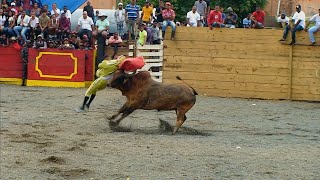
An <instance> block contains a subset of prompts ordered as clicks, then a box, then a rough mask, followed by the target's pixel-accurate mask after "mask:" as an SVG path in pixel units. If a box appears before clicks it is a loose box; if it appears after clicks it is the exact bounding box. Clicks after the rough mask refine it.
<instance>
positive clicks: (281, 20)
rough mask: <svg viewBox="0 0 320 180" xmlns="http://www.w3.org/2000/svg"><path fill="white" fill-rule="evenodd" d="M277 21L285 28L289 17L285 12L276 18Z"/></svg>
mask: <svg viewBox="0 0 320 180" xmlns="http://www.w3.org/2000/svg"><path fill="white" fill-rule="evenodd" d="M277 22H278V23H279V26H280V27H281V28H285V27H286V26H287V25H289V18H288V17H287V16H286V14H285V13H282V14H281V16H279V17H278V18H277Z"/></svg>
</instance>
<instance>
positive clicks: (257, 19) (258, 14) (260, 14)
mask: <svg viewBox="0 0 320 180" xmlns="http://www.w3.org/2000/svg"><path fill="white" fill-rule="evenodd" d="M265 15H266V13H265V12H264V11H262V10H261V9H260V7H259V6H257V8H256V11H255V12H253V13H252V16H251V21H252V23H253V27H254V28H256V29H261V28H264V16H265Z"/></svg>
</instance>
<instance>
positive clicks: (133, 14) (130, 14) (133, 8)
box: [125, 0, 140, 41]
mask: <svg viewBox="0 0 320 180" xmlns="http://www.w3.org/2000/svg"><path fill="white" fill-rule="evenodd" d="M125 10H126V13H125V15H126V22H127V27H128V31H129V41H130V37H131V36H132V37H131V38H132V39H135V29H136V27H135V25H136V22H137V20H138V19H139V18H140V17H139V11H140V6H138V5H137V4H136V0H131V3H130V4H128V5H127V6H126V8H125Z"/></svg>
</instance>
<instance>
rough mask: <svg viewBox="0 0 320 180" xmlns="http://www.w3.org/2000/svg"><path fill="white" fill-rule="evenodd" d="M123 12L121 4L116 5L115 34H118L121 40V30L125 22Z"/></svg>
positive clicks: (122, 34) (122, 33)
mask: <svg viewBox="0 0 320 180" xmlns="http://www.w3.org/2000/svg"><path fill="white" fill-rule="evenodd" d="M125 14H126V12H125V10H124V9H123V4H122V3H119V4H118V9H117V10H116V12H115V13H114V17H115V18H116V23H117V32H118V33H119V35H120V36H121V37H122V38H123V36H124V32H123V28H124V22H125V20H126V17H125Z"/></svg>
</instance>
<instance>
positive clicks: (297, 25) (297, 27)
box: [280, 5, 306, 45]
mask: <svg viewBox="0 0 320 180" xmlns="http://www.w3.org/2000/svg"><path fill="white" fill-rule="evenodd" d="M305 19H306V15H305V14H304V12H303V11H302V10H301V5H297V6H296V12H295V13H294V15H293V17H292V21H293V24H294V25H293V27H291V26H290V25H287V26H286V28H285V30H284V32H283V37H282V39H280V41H285V40H286V39H287V36H288V33H289V31H290V30H291V35H292V41H291V43H290V45H294V44H295V43H296V32H297V31H301V30H303V29H304V27H305Z"/></svg>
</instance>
